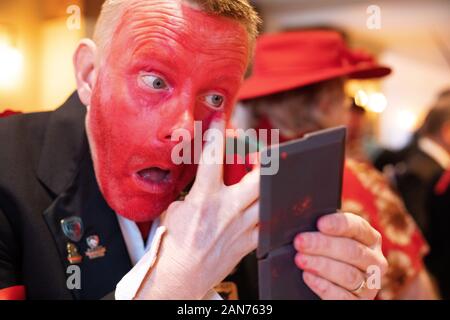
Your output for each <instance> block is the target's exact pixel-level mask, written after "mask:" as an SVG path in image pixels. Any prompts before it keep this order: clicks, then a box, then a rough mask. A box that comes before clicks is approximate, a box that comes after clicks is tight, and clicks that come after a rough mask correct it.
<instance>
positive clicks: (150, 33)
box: [115, 0, 249, 56]
mask: <svg viewBox="0 0 450 320" xmlns="http://www.w3.org/2000/svg"><path fill="white" fill-rule="evenodd" d="M115 35H117V36H120V37H121V38H122V39H123V38H124V37H125V38H126V40H127V41H126V42H127V43H128V44H129V45H130V46H131V47H134V49H136V48H141V47H145V46H146V45H148V46H151V45H152V40H153V42H154V41H157V40H159V41H166V42H167V44H168V45H170V44H173V45H175V46H177V45H181V46H183V47H185V49H188V50H194V51H195V52H198V53H200V52H201V51H204V53H208V52H211V51H213V52H214V51H216V50H222V49H226V48H224V46H228V47H230V48H232V51H233V52H234V53H235V54H242V55H245V56H247V55H248V45H249V44H248V34H247V32H246V29H245V27H244V26H242V25H241V24H240V23H239V22H237V21H233V20H231V19H229V18H225V17H219V16H214V15H211V14H207V13H205V12H202V11H200V10H199V9H198V8H196V7H195V6H193V5H191V4H190V3H188V2H186V1H179V0H171V1H167V0H166V1H158V0H134V1H130V2H129V3H128V4H127V7H126V8H125V9H124V11H123V15H122V18H121V19H120V23H119V25H118V27H117V30H116V32H115Z"/></svg>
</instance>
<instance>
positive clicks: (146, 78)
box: [142, 74, 167, 90]
mask: <svg viewBox="0 0 450 320" xmlns="http://www.w3.org/2000/svg"><path fill="white" fill-rule="evenodd" d="M142 81H143V82H144V83H145V84H146V85H147V86H149V87H150V88H152V89H155V90H164V89H166V88H167V83H166V82H165V81H164V79H162V78H160V77H158V76H154V75H150V74H147V75H143V76H142Z"/></svg>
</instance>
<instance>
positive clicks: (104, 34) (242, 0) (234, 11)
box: [94, 0, 261, 58]
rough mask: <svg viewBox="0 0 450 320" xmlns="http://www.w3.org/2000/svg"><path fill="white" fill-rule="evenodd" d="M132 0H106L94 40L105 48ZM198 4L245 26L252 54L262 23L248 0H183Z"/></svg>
mask: <svg viewBox="0 0 450 320" xmlns="http://www.w3.org/2000/svg"><path fill="white" fill-rule="evenodd" d="M130 1H131V0H106V1H105V2H104V4H103V6H102V10H101V13H100V16H99V18H98V21H97V25H96V27H95V31H94V42H95V43H96V44H97V46H99V47H100V48H101V49H104V48H105V47H106V46H107V43H109V40H110V39H111V38H112V35H113V34H114V32H115V31H116V28H117V26H118V24H119V21H120V18H121V16H122V14H123V12H124V9H125V4H126V3H127V2H130ZM181 1H184V2H187V3H191V4H193V5H195V6H197V7H198V8H199V9H200V10H202V11H204V12H206V13H209V14H212V15H217V16H222V17H227V18H231V19H233V20H236V21H238V22H240V23H241V24H242V25H244V26H245V28H246V29H247V32H248V35H249V43H250V49H251V50H250V51H251V53H250V55H251V57H250V58H252V57H253V50H254V46H255V42H256V38H257V36H258V29H259V26H260V24H261V19H260V18H259V16H258V14H257V12H256V11H255V9H254V8H253V7H252V6H251V5H250V3H249V1H248V0H181Z"/></svg>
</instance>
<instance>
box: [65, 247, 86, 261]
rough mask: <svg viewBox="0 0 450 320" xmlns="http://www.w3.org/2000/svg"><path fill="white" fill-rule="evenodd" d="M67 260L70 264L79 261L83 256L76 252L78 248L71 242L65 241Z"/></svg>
mask: <svg viewBox="0 0 450 320" xmlns="http://www.w3.org/2000/svg"><path fill="white" fill-rule="evenodd" d="M67 260H68V261H69V263H70V264H78V263H81V260H83V257H82V256H81V255H80V254H79V253H78V248H77V246H76V245H74V244H73V243H71V242H68V243H67Z"/></svg>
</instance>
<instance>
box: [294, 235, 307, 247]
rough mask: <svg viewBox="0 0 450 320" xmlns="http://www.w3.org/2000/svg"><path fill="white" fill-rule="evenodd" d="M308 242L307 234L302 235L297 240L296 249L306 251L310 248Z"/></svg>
mask: <svg viewBox="0 0 450 320" xmlns="http://www.w3.org/2000/svg"><path fill="white" fill-rule="evenodd" d="M308 242H309V240H308V236H307V235H305V234H301V235H299V236H297V238H296V239H295V247H296V248H297V250H304V249H306V248H307V247H308Z"/></svg>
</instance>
